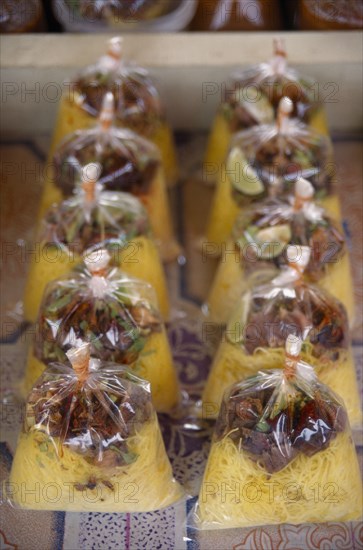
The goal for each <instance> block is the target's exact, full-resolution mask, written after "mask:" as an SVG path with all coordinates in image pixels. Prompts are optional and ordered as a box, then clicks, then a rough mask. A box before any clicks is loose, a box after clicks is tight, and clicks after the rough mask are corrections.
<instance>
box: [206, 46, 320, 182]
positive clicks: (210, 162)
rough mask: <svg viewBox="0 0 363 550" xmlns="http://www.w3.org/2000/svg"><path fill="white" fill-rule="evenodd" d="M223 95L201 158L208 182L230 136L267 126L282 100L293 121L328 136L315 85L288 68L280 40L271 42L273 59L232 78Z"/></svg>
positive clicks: (222, 155) (223, 153) (226, 151)
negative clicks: (289, 108) (287, 102)
mask: <svg viewBox="0 0 363 550" xmlns="http://www.w3.org/2000/svg"><path fill="white" fill-rule="evenodd" d="M225 95H226V97H225V100H224V101H223V102H222V104H221V106H220V107H219V110H218V113H217V115H216V117H215V120H214V123H213V127H212V130H211V134H210V137H209V141H208V147H207V152H206V156H205V168H206V169H205V176H206V178H207V179H208V181H211V182H213V181H216V180H217V176H218V169H219V168H220V166H221V165H222V163H223V162H224V160H225V158H226V156H227V153H228V147H229V144H230V141H231V139H232V137H233V134H235V133H236V132H240V131H241V130H245V129H247V128H251V127H252V126H255V125H258V124H271V123H272V122H273V120H274V118H275V116H276V113H277V109H278V105H279V102H280V100H281V98H282V97H284V96H286V97H289V98H290V99H291V101H292V102H293V115H294V117H297V118H299V119H300V120H303V121H304V122H305V123H307V124H309V125H310V127H312V128H314V129H315V130H317V131H318V132H320V133H322V134H325V135H328V126H327V121H326V117H325V111H324V109H323V106H322V105H321V104H320V102H319V98H318V97H317V95H318V94H317V86H316V82H314V80H313V79H311V78H309V77H307V76H304V75H301V74H299V72H298V71H296V70H295V69H293V68H292V67H290V66H289V65H288V62H287V54H286V49H285V45H284V42H283V40H274V55H273V57H272V59H271V60H270V61H268V62H266V63H260V64H259V65H254V66H252V67H249V68H247V69H245V70H242V71H239V72H237V73H235V74H234V75H232V82H231V85H230V86H229V88H228V89H227V90H226V94H225ZM217 168H218V169H217Z"/></svg>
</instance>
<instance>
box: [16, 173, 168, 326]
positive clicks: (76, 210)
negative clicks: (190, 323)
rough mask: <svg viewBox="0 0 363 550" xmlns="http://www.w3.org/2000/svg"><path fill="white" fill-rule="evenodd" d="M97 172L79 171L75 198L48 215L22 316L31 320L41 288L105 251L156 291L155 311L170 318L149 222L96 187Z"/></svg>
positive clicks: (122, 196) (136, 207)
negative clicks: (85, 255) (84, 259)
mask: <svg viewBox="0 0 363 550" xmlns="http://www.w3.org/2000/svg"><path fill="white" fill-rule="evenodd" d="M99 173H100V166H99V165H97V164H95V163H91V164H88V165H86V166H85V167H83V170H82V183H81V185H80V188H79V189H78V191H77V192H76V193H75V194H74V196H72V197H70V198H69V199H67V200H65V201H63V202H62V203H61V204H60V205H58V206H54V207H53V208H52V209H51V210H50V211H49V212H48V214H47V215H46V218H45V220H44V221H43V224H42V230H41V232H40V236H39V239H38V240H37V243H36V254H35V256H34V257H33V258H32V264H31V268H30V273H29V276H28V284H27V288H26V292H25V315H26V318H27V319H29V320H35V318H36V315H37V313H38V308H39V305H40V301H41V298H42V294H43V291H44V288H45V285H46V284H47V283H48V282H49V281H51V280H53V279H57V278H58V277H59V276H62V275H63V274H64V273H67V272H68V271H70V270H71V269H72V267H74V266H75V265H77V264H79V263H80V262H81V260H82V254H83V253H84V252H85V251H86V250H88V251H92V250H98V249H100V248H107V250H108V251H109V252H110V253H111V255H112V256H113V262H114V263H115V265H121V266H122V268H123V270H125V271H126V272H127V273H128V274H130V275H133V276H135V277H138V278H140V279H143V280H146V281H147V282H149V283H150V284H152V285H153V286H154V287H155V290H156V293H157V297H158V300H159V305H160V308H161V310H162V313H163V315H164V316H166V317H167V316H168V309H169V304H168V294H167V289H166V282H165V276H164V273H163V268H162V265H161V262H160V258H159V255H158V251H157V249H156V246H155V244H154V242H153V240H152V238H151V234H150V228H149V221H148V216H147V214H146V211H145V209H144V208H143V206H142V204H141V203H140V201H139V200H138V199H137V198H136V197H134V196H132V195H130V194H129V193H121V192H116V191H104V190H103V189H102V186H101V185H100V184H99V183H98V176H99Z"/></svg>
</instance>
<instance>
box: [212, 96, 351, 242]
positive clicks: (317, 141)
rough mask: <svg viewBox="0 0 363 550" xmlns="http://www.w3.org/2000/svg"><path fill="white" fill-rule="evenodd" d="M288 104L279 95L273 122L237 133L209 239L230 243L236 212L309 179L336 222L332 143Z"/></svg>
mask: <svg viewBox="0 0 363 550" xmlns="http://www.w3.org/2000/svg"><path fill="white" fill-rule="evenodd" d="M292 109H293V103H292V101H291V100H290V99H289V98H287V97H283V98H282V99H281V101H280V103H279V108H278V115H277V120H276V122H275V123H273V124H263V125H260V126H255V127H253V128H251V129H249V130H245V131H243V132H240V133H238V134H236V135H235V136H234V138H233V140H232V142H231V146H230V151H229V153H228V156H227V159H226V160H225V162H224V163H223V166H222V169H221V173H220V177H219V181H218V186H217V188H216V191H215V195H214V200H213V204H212V209H211V213H210V217H209V221H208V225H207V238H208V241H211V242H213V243H217V244H219V245H221V244H222V243H223V242H225V241H226V240H227V239H228V236H229V234H230V232H231V230H232V227H233V223H234V221H235V219H236V216H237V214H238V211H239V208H243V207H245V206H246V205H248V204H250V203H251V202H255V201H260V200H261V199H263V198H265V197H278V196H283V195H286V194H288V193H289V192H291V190H292V188H293V186H294V184H295V182H296V181H297V180H298V179H299V178H301V177H303V178H305V179H308V180H309V181H310V182H311V183H312V185H313V187H314V189H315V193H316V198H317V199H319V200H321V201H322V204H323V205H324V206H325V208H326V209H327V210H328V212H329V213H330V214H331V215H332V216H333V217H334V218H338V219H340V206H339V200H338V197H337V195H336V194H334V193H333V191H334V189H333V179H334V170H333V162H332V147H331V143H330V140H329V139H328V138H327V137H326V136H323V135H321V134H318V133H317V132H315V131H314V130H312V129H311V128H309V126H306V124H304V123H303V122H301V121H300V120H298V119H296V118H290V114H291V111H292Z"/></svg>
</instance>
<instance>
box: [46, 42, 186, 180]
mask: <svg viewBox="0 0 363 550" xmlns="http://www.w3.org/2000/svg"><path fill="white" fill-rule="evenodd" d="M107 48H108V49H107V52H106V54H105V55H103V56H102V57H100V58H99V59H98V60H97V61H96V63H94V64H91V65H89V66H87V67H85V68H84V69H82V71H81V72H80V73H79V74H78V75H76V76H75V77H74V78H73V79H72V80H71V81H70V82H66V83H65V91H64V94H63V97H62V101H61V104H60V108H59V113H58V118H57V123H56V127H55V130H54V135H53V140H52V146H51V152H50V158H51V157H52V156H53V153H54V151H55V148H56V147H57V146H58V145H59V143H60V142H61V141H62V139H64V138H65V137H66V136H68V134H71V133H72V132H75V131H77V130H80V129H84V128H90V127H92V126H93V125H94V124H95V122H96V121H97V118H98V117H99V116H100V114H101V110H102V104H103V100H104V96H105V95H106V94H107V93H112V94H113V95H114V98H115V124H116V125H117V126H121V127H123V128H124V127H126V128H130V129H131V130H133V131H135V132H137V133H138V134H141V135H142V136H144V137H146V138H148V139H150V140H151V141H152V142H153V143H154V144H155V145H156V146H157V147H158V148H159V149H160V153H161V158H162V165H163V169H164V172H165V177H166V181H167V182H168V183H170V184H172V183H175V181H176V179H177V177H178V166H177V159H176V151H175V145H174V138H173V135H172V131H171V128H170V126H169V124H168V122H167V121H166V118H165V115H164V110H163V107H162V104H161V100H160V96H159V93H158V91H157V89H156V88H155V85H154V83H153V81H152V79H151V77H150V75H149V73H148V71H147V70H146V69H144V68H141V67H138V66H137V65H136V64H135V63H129V62H127V61H125V59H124V58H123V45H122V39H121V38H120V37H114V38H111V39H110V40H108V42H107Z"/></svg>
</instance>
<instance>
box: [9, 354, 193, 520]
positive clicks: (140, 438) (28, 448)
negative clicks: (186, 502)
mask: <svg viewBox="0 0 363 550" xmlns="http://www.w3.org/2000/svg"><path fill="white" fill-rule="evenodd" d="M67 356H68V359H69V362H70V363H71V366H70V365H69V363H54V364H51V365H50V366H49V367H48V368H47V369H46V370H45V372H44V373H43V375H42V376H41V377H40V378H39V379H38V380H37V381H36V383H35V385H34V387H33V389H32V390H31V392H30V394H29V396H28V399H27V408H26V416H25V422H24V427H23V430H22V433H21V435H20V438H19V443H18V447H17V452H16V455H15V458H14V462H13V465H12V470H11V474H10V481H9V484H8V487H7V490H8V496H9V497H10V499H11V502H12V503H13V504H14V505H17V506H20V507H24V508H31V509H38V510H39V509H40V510H44V509H46V510H49V509H53V510H63V509H67V510H73V511H82V510H83V511H86V510H97V511H99V510H105V511H110V512H115V511H119V512H130V511H149V510H154V509H158V508H162V507H164V506H168V505H170V504H172V503H174V502H175V501H177V500H178V499H179V498H180V497H181V496H182V494H183V493H182V490H181V488H180V486H179V485H178V484H177V483H176V482H175V481H174V480H173V477H172V471H171V467H170V463H169V460H168V458H167V455H166V453H165V448H164V446H163V443H162V439H161V434H160V431H159V426H158V422H157V418H156V414H155V411H154V409H153V407H152V404H151V399H150V389H149V384H148V383H146V382H145V381H144V380H141V379H139V378H137V377H135V376H134V375H133V374H131V373H130V371H128V370H127V369H126V368H125V367H123V366H121V365H118V364H115V363H107V362H104V361H100V360H98V359H91V358H90V352H89V344H84V343H80V345H79V347H77V348H71V349H70V350H69V351H68V352H67ZM34 484H35V486H38V487H39V495H40V496H39V498H38V495H37V491H35V492H33V493H31V496H30V492H29V490H28V492H27V491H26V490H27V489H29V487H30V486H33V485H34Z"/></svg>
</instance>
